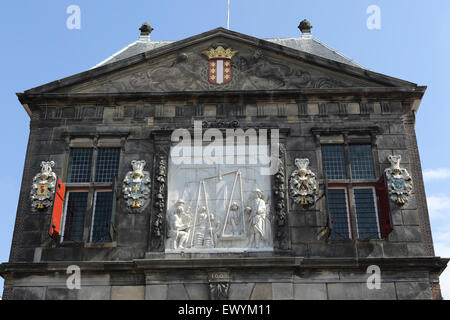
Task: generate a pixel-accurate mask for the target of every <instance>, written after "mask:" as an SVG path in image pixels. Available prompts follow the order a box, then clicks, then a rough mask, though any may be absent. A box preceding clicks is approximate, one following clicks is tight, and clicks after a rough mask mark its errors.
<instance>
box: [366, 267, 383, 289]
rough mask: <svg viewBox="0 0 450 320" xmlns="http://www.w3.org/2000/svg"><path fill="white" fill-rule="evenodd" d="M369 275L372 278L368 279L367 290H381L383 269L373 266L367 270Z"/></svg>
mask: <svg viewBox="0 0 450 320" xmlns="http://www.w3.org/2000/svg"><path fill="white" fill-rule="evenodd" d="M367 273H368V274H370V276H369V277H368V278H367V282H366V283H367V289H369V290H380V289H381V269H380V267H379V266H376V265H372V266H369V267H368V268H367Z"/></svg>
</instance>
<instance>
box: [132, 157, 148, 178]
mask: <svg viewBox="0 0 450 320" xmlns="http://www.w3.org/2000/svg"><path fill="white" fill-rule="evenodd" d="M145 165H146V162H145V160H141V161H137V160H133V161H131V166H132V167H133V173H134V175H141V176H142V175H143V171H144V167H145Z"/></svg>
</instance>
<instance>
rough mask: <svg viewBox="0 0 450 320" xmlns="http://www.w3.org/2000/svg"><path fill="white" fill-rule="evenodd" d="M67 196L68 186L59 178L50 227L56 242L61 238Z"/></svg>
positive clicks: (51, 235)
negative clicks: (62, 218)
mask: <svg viewBox="0 0 450 320" xmlns="http://www.w3.org/2000/svg"><path fill="white" fill-rule="evenodd" d="M65 196H66V186H65V185H64V183H62V181H61V179H60V178H58V180H57V183H56V192H55V199H53V210H52V223H51V225H50V232H49V234H50V237H51V238H53V239H54V240H55V241H58V240H59V237H60V236H61V216H62V212H63V208H64V198H65Z"/></svg>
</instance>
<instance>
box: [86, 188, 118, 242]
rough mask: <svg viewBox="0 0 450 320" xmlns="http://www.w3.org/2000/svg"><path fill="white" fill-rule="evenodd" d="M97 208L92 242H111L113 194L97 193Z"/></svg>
mask: <svg viewBox="0 0 450 320" xmlns="http://www.w3.org/2000/svg"><path fill="white" fill-rule="evenodd" d="M94 203H95V207H94V218H93V220H94V221H93V227H92V236H91V242H108V241H111V240H112V239H111V236H110V228H111V213H112V209H113V192H105V191H99V192H96V193H95V200H94Z"/></svg>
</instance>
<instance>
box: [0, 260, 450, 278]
mask: <svg viewBox="0 0 450 320" xmlns="http://www.w3.org/2000/svg"><path fill="white" fill-rule="evenodd" d="M449 260H450V259H444V258H440V257H425V258H359V259H358V258H345V259H342V258H304V257H280V256H272V257H220V258H219V257H218V258H213V257H209V258H192V257H189V258H180V257H179V258H173V257H172V258H165V259H164V258H163V259H161V258H154V259H138V260H133V261H129V262H124V261H86V262H80V261H78V262H50V263H15V264H10V263H3V264H1V265H0V275H1V276H2V277H4V278H5V277H6V276H7V275H9V274H11V273H17V274H20V273H33V274H36V273H46V272H48V271H54V272H65V271H66V269H67V267H68V266H70V265H78V266H79V267H80V268H81V269H82V270H83V271H84V272H99V271H108V272H109V271H144V272H145V271H146V270H177V269H204V270H207V269H240V268H241V269H242V268H243V269H246V268H258V269H267V268H287V269H293V270H296V269H297V270H301V269H340V270H346V269H348V270H350V269H352V270H364V269H366V268H367V267H368V266H370V265H378V266H380V267H382V268H384V269H387V270H399V269H401V270H408V269H409V270H427V271H430V272H434V273H438V274H440V273H441V272H442V271H443V270H444V269H445V267H446V266H447V263H448V261H449Z"/></svg>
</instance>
